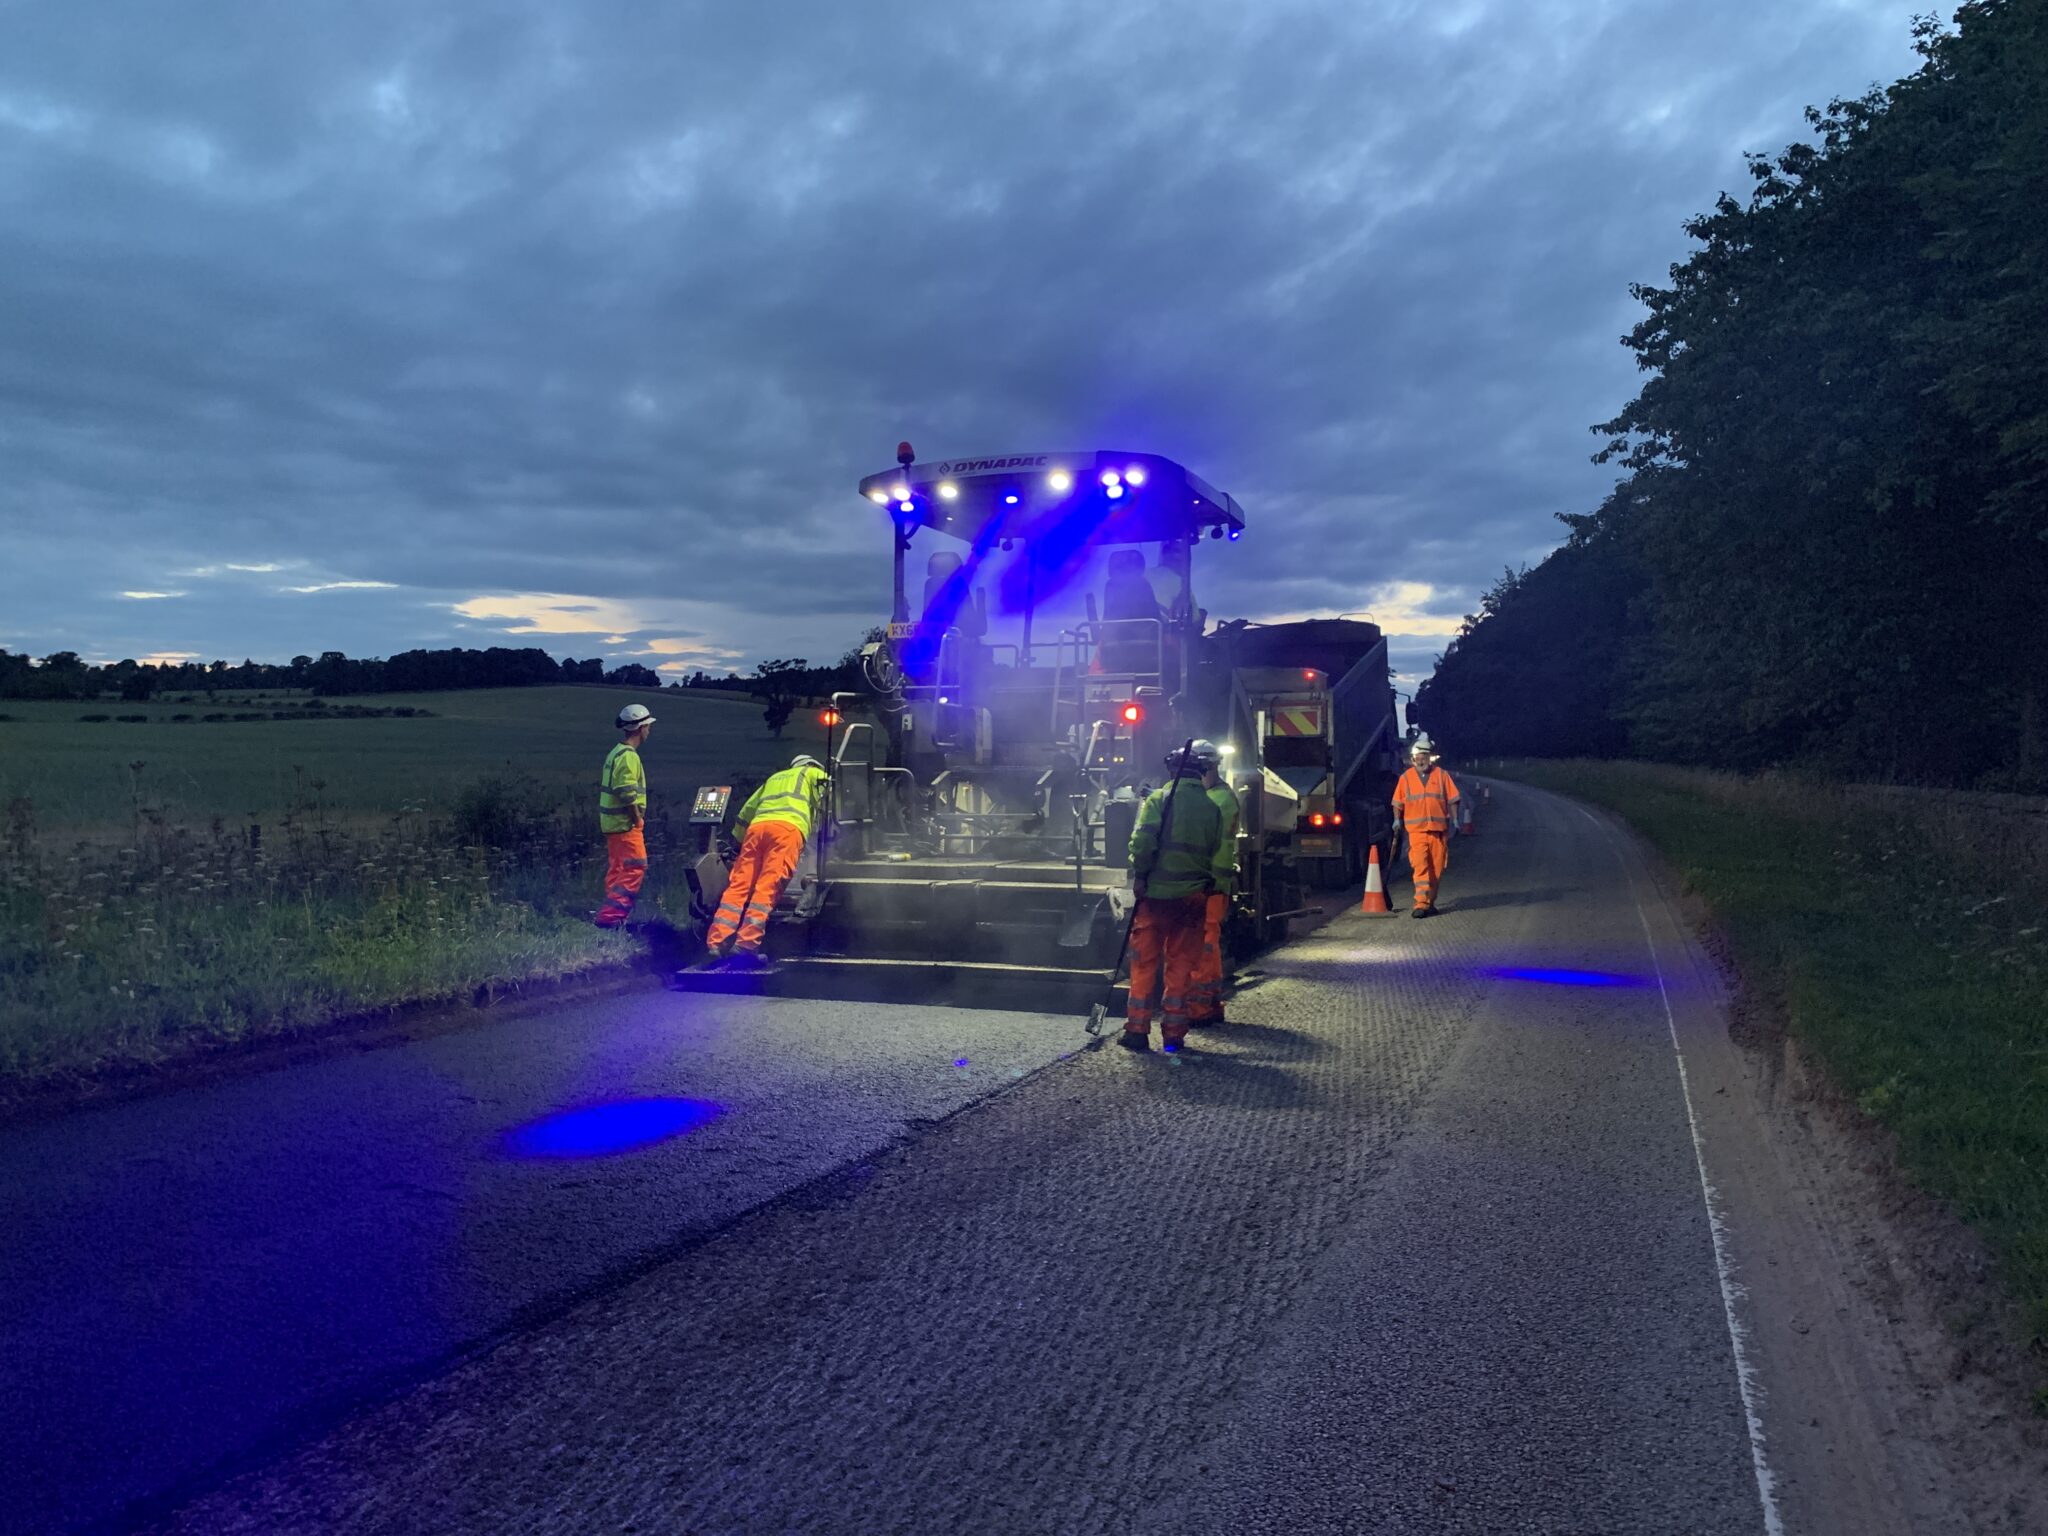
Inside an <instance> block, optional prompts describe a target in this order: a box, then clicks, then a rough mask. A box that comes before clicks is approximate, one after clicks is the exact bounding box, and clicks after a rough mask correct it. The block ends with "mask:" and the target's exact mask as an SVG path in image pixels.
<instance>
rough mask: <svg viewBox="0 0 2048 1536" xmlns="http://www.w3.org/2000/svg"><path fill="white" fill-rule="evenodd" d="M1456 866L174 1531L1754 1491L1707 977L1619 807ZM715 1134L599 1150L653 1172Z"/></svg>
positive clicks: (1501, 790)
mask: <svg viewBox="0 0 2048 1536" xmlns="http://www.w3.org/2000/svg"><path fill="white" fill-rule="evenodd" d="M1445 891H1446V900H1445V905H1446V910H1445V912H1444V914H1443V915H1442V916H1440V917H1438V918H1437V919H1435V920H1433V921H1430V922H1412V921H1410V920H1408V919H1407V918H1406V917H1405V916H1403V917H1400V918H1396V919H1392V920H1379V921H1374V920H1370V919H1367V918H1364V917H1361V916H1357V915H1349V914H1347V915H1345V916H1343V917H1340V918H1338V919H1336V920H1335V921H1333V922H1331V923H1330V924H1328V925H1327V926H1325V927H1324V928H1322V929H1321V930H1319V931H1318V932H1317V933H1315V934H1314V935H1312V936H1310V937H1307V938H1305V939H1303V940H1302V941H1300V942H1297V943H1295V944H1293V945H1290V946H1288V947H1287V948H1285V949H1283V950H1280V951H1277V952H1275V953H1274V954H1273V955H1272V956H1270V957H1268V958H1267V959H1266V961H1265V962H1264V963H1263V965H1262V966H1261V967H1260V974H1257V975H1255V976H1252V977H1249V978H1248V984H1247V985H1245V986H1244V987H1243V988H1242V990H1241V991H1240V993H1239V995H1238V996H1237V998H1236V999H1235V1000H1234V1001H1233V1003H1232V1005H1231V1012H1232V1014H1233V1017H1234V1019H1235V1021H1236V1022H1234V1023H1233V1024H1231V1025H1229V1026H1227V1027H1225V1028H1223V1029H1219V1030H1214V1031H1207V1032H1204V1033H1202V1034H1199V1035H1198V1036H1197V1037H1196V1043H1195V1045H1194V1046H1193V1047H1192V1048H1191V1049H1190V1050H1189V1051H1188V1052H1186V1053H1184V1054H1183V1055H1181V1056H1180V1057H1177V1058H1169V1057H1165V1056H1162V1055H1159V1054H1157V1053H1155V1054H1152V1055H1150V1056H1144V1057H1133V1056H1131V1055H1129V1054H1127V1053H1125V1052H1122V1051H1118V1050H1115V1049H1113V1048H1112V1049H1103V1050H1090V1051H1084V1052H1082V1053H1080V1054H1078V1055H1075V1056H1073V1057H1072V1058H1071V1059H1068V1060H1063V1061H1057V1062H1056V1063H1055V1064H1053V1065H1051V1066H1050V1067H1049V1068H1047V1069H1046V1070H1041V1071H1036V1072H1030V1073H1029V1074H1028V1075H1025V1076H1023V1077H1022V1078H1021V1079H1020V1080H1018V1081H1017V1082H1016V1086H1014V1087H1012V1088H1010V1089H1008V1090H1007V1091H1004V1092H1000V1093H994V1094H989V1095H987V1096H985V1097H982V1098H980V1099H978V1100H976V1101H975V1102H974V1103H973V1106H972V1107H971V1108H969V1109H967V1110H966V1111H965V1112H963V1113H959V1114H956V1115H952V1116H950V1117H948V1118H945V1119H943V1120H941V1121H939V1122H938V1123H935V1124H933V1125H931V1126H929V1127H928V1128H926V1129H924V1130H923V1131H921V1132H920V1133H918V1134H916V1135H913V1136H910V1137H907V1138H899V1139H896V1140H893V1141H890V1142H888V1143H887V1144H885V1145H884V1146H883V1147H882V1148H881V1149H880V1150H878V1151H875V1152H872V1153H867V1154H862V1155H858V1156H855V1157H853V1158H852V1159H851V1160H849V1161H846V1162H845V1163H843V1164H842V1165H841V1166H840V1167H839V1168H838V1170H837V1171H836V1172H835V1173H833V1174H831V1175H829V1176H827V1177H825V1178H822V1179H817V1180H813V1181H810V1182H808V1183H805V1184H803V1185H802V1186H801V1187H800V1188H795V1187H793V1188H792V1191H791V1192H790V1193H787V1194H785V1195H784V1196H783V1197H782V1198H779V1199H776V1200H774V1201H771V1202H769V1203H767V1204H762V1205H757V1206H756V1207H755V1208H753V1209H751V1210H749V1211H747V1212H746V1213H745V1214H743V1215H740V1216H738V1217H737V1218H736V1219H733V1220H731V1221H729V1222H728V1223H727V1224H726V1225H724V1226H723V1227H722V1228H720V1229H718V1230H717V1231H716V1232H715V1233H714V1234H713V1235H711V1236H709V1237H707V1238H705V1239H704V1240H702V1241H696V1242H694V1243H691V1244H689V1245H687V1246H684V1247H682V1248H680V1249H679V1250H678V1251H676V1252H675V1253H674V1254H673V1256H672V1257H671V1258H670V1259H668V1260H667V1261H666V1262H662V1263H659V1264H656V1265H654V1266H652V1267H648V1268H644V1269H642V1270H640V1271H638V1272H636V1273H632V1274H631V1275H629V1276H628V1277H627V1278H625V1279H623V1280H622V1281H620V1282H619V1283H617V1284H615V1285H612V1286H611V1287H609V1288H605V1289H601V1290H598V1291H594V1292H593V1293H592V1294H591V1295H590V1296H589V1298H588V1299H587V1300H585V1301H584V1302H583V1303H581V1304H580V1305H577V1306H575V1307H573V1308H571V1309H569V1310H567V1311H564V1312H562V1313H561V1314H560V1315H558V1316H555V1317H553V1318H552V1319H550V1320H548V1321H545V1322H542V1323H539V1324H537V1325H535V1326H532V1327H527V1328H522V1329H518V1330H516V1331H513V1332H511V1333H509V1334H507V1335H506V1336H505V1337H503V1338H502V1340H500V1341H499V1342H497V1343H496V1344H495V1345H494V1346H493V1347H491V1348H490V1349H488V1350H487V1351H483V1352H480V1353H477V1354H475V1355H473V1356H471V1357H469V1358H466V1359H463V1360H461V1361H459V1362H457V1363H455V1364H453V1365H452V1366H451V1367H450V1368H449V1369H446V1370H445V1371H442V1372H441V1373H439V1374H438V1375H435V1376H434V1377H432V1378H431V1379H428V1380H425V1381H422V1382H421V1383H420V1384H418V1385H417V1386H415V1387H413V1388H411V1389H410V1390H407V1391H404V1392H402V1393H399V1394H397V1395H395V1396H392V1397H390V1398H389V1399H387V1400H385V1401H382V1402H379V1403H377V1404H374V1405H372V1406H369V1407H367V1408H365V1409H364V1410H363V1411H361V1412H359V1413H357V1414H356V1415H355V1416H353V1417H352V1418H351V1419H349V1420H348V1421H347V1422H345V1423H343V1424H340V1425H339V1426H337V1427H335V1428H333V1429H331V1430H329V1431H327V1432H325V1433H322V1434H320V1435H318V1436H316V1437H313V1438H311V1439H309V1440H307V1441H306V1442H305V1443H303V1444H301V1445H299V1446H298V1447H297V1448H296V1449H294V1450H292V1451H291V1452H290V1453H288V1454H284V1455H281V1456H279V1457H277V1458H276V1459H275V1460H273V1461H271V1462H270V1463H268V1464H267V1465H263V1466H260V1467H254V1468H251V1469H249V1470H246V1471H244V1472H242V1473H240V1474H239V1475H236V1476H234V1477H231V1478H229V1479H227V1480H225V1481H223V1482H221V1483H220V1484H219V1485H218V1486H216V1487H213V1488H211V1489H209V1490H207V1491H205V1492H203V1493H201V1494H198V1495H196V1496H195V1497H193V1498H191V1499H189V1500H188V1501H186V1502H185V1503H184V1504H183V1505H182V1507H180V1508H178V1509H177V1510H175V1511H174V1512H173V1513H171V1514H170V1515H168V1516H167V1517H166V1518H165V1519H164V1520H163V1521H162V1523H161V1526H160V1528H161V1529H164V1530H175V1531H180V1532H193V1533H198V1532H206V1533H238V1532H259V1531H260V1532H303V1533H314V1532H341V1531H348V1532H369V1533H390V1536H397V1533H415V1532H417V1533H422V1536H424V1533H430V1532H431V1533H437V1536H440V1533H468V1532H476V1533H483V1532H503V1531H514V1530H516V1531H531V1532H563V1533H568V1532H578V1533H584V1532H621V1533H625V1532H665V1533H666V1532H691V1533H700V1532H701V1533H739V1532H760V1533H770V1532H773V1533H785V1532H790V1533H794V1532H819V1533H839V1532H845V1533H867V1532H875V1533H891V1532H905V1533H909V1532H918V1533H926V1532H933V1531H945V1532H983V1531H986V1532H1001V1533H1032V1532H1048V1533H1051V1532H1059V1533H1067V1532H1073V1533H1092V1532H1102V1533H1110V1532H1115V1533H1123V1532H1130V1531H1157V1532H1165V1531H1216V1532H1223V1531H1233V1532H1235V1531H1261V1530H1273V1531H1282V1530H1284V1531H1288V1532H1290V1533H1310V1532H1354V1531H1355V1532H1424V1531H1427V1532H1444V1531H1474V1532H1477V1531H1517V1532H1519V1531H1551V1532H1574V1533H1578V1532H1617V1533H1619V1532H1628V1533H1637V1532H1691V1533H1701V1536H1705V1533H1715V1536H1718V1533H1723V1532H1755V1531H1766V1530H1768V1529H1770V1528H1771V1524H1770V1522H1771V1521H1772V1520H1773V1519H1774V1513H1773V1511H1772V1510H1771V1508H1770V1507H1769V1506H1768V1504H1767V1498H1768V1495H1767V1493H1766V1492H1765V1489H1766V1488H1767V1486H1768V1474H1767V1473H1763V1475H1762V1476H1761V1477H1760V1472H1763V1463H1762V1461H1761V1459H1760V1455H1761V1450H1760V1441H1759V1438H1758V1436H1757V1434H1756V1433H1755V1432H1754V1427H1753V1426H1752V1423H1751V1421H1750V1419H1749V1417H1748V1415H1747V1412H1746V1405H1745V1401H1744V1393H1743V1385H1742V1380H1741V1377H1740V1373H1739V1369H1738V1354H1737V1349H1738V1346H1737V1343H1736V1340H1735V1330H1734V1329H1733V1328H1732V1327H1731V1321H1732V1312H1731V1308H1732V1306H1733V1305H1734V1303H1733V1301H1732V1300H1731V1297H1732V1292H1731V1290H1730V1287H1729V1283H1728V1277H1727V1275H1726V1274H1725V1272H1724V1270H1723V1268H1722V1256H1721V1254H1720V1252H1719V1251H1718V1249H1717V1240H1716V1232H1715V1229H1714V1225H1713V1222H1712V1220H1711V1219H1710V1214H1709V1207H1708V1205H1707V1203H1706V1201H1705V1199H1704V1198H1703V1180H1702V1173H1701V1168H1700V1165H1699V1163H1698V1161H1697V1154H1696V1151H1695V1143H1694V1138H1693V1132H1692V1118H1691V1115H1690V1113H1689V1107H1688V1101H1687V1097H1686V1093H1685V1091H1684V1088H1683V1086H1682V1083H1681V1078H1680V1073H1679V1069H1678V1058H1677V1056H1676V1054H1675V1052H1674V1049H1673V1047H1674V1044H1675V1043H1677V1037H1678V1035H1679V1033H1680V1029H1679V1025H1678V1024H1677V1023H1675V1022H1674V1019H1676V1018H1682V1017H1685V1016H1687V1015H1686V1011H1685V1010H1681V1011H1680V1013H1678V1014H1676V1015H1674V1013H1672V1012H1671V1011H1670V1010H1669V1009H1668V1007H1667V1003H1668V1002H1669V1000H1670V987H1672V986H1679V987H1682V986H1684V985H1687V983H1686V982H1684V981H1683V980H1682V979H1681V980H1677V981H1672V982H1670V983H1669V984H1668V985H1667V981H1666V978H1665V977H1664V976H1663V974H1662V972H1661V971H1660V970H1659V968H1658V966H1657V963H1656V961H1655V959H1654V955H1653V950H1652V945H1651V943H1650V942H1649V937H1650V935H1649V928H1648V920H1647V919H1646V918H1645V916H1644V915H1643V911H1642V908H1641V905H1640V897H1639V894H1638V892H1637V889H1636V877H1635V875H1634V873H1632V871H1631V870H1630V868H1629V866H1628V860H1627V858H1626V857H1625V856H1624V854H1623V852H1622V851H1621V845H1620V844H1619V843H1618V841H1617V839H1616V838H1615V836H1614V835H1613V833H1612V831H1611V829H1610V828H1606V827H1603V826H1602V825H1601V824H1600V823H1598V822H1597V821H1595V820H1594V819H1593V818H1590V817H1587V816H1586V815H1584V814H1583V813H1581V812H1579V811H1577V809H1576V808H1575V807H1572V806H1570V805H1568V804H1566V803H1565V802H1562V801H1558V800H1555V799H1553V798H1551V797H1548V796H1543V795H1539V794H1536V793H1535V792H1531V791H1522V790H1514V789H1510V788H1508V787H1505V786H1502V787H1498V788H1496V790H1495V793H1494V800H1493V805H1492V807H1491V808H1490V810H1489V811H1488V813H1487V814H1486V816H1485V818H1484V820H1483V821H1482V823H1481V826H1480V833H1479V835H1478V836H1475V837H1472V838H1461V839H1459V840H1458V842H1457V844H1456V845H1455V847H1454V850H1453V854H1452V860H1451V868H1450V872H1449V877H1448V880H1447V882H1446V887H1445ZM777 1006H778V1007H779V1008H780V1009H781V1010H782V1013H783V1014H786V1015H787V1016H788V1017H789V1018H790V1019H792V1020H795V1021H797V1022H796V1023H794V1024H792V1025H790V1026H789V1027H790V1028H793V1029H795V1030H797V1031H799V1032H802V1031H818V1032H824V1031H825V1030H826V1029H827V1025H826V1024H825V1022H824V1021H823V1018H822V1016H821V1015H820V1014H819V1013H818V1012H817V1010H816V1005H809V1004H794V1003H790V1004H782V1005H777ZM889 1012H890V1011H889V1010H887V1009H880V1010H874V1011H872V1012H871V1013H869V1014H867V1015H864V1016H863V1020H862V1022H861V1024H860V1025H858V1026H856V1029H875V1030H887V1029H889V1028H890V1027H891V1026H890V1025H889V1024H888V1023H886V1022H885V1021H886V1018H887V1016H888V1014H889ZM1710 1014H1711V1010H1707V1011H1706V1012H1704V1013H1702V1014H1701V1016H1702V1017H1707V1016H1709V1015H1710ZM778 1017H780V1015H778ZM997 1017H999V1016H976V1017H975V1018H974V1020H973V1023H972V1025H971V1027H972V1028H974V1029H989V1030H1000V1029H1001V1028H1003V1026H1002V1025H1000V1024H999V1023H997V1022H996V1018H997ZM734 1027H735V1028H747V1027H756V1026H749V1025H744V1024H736V1025H735V1026H734ZM775 1027H782V1026H781V1025H779V1024H778V1025H777V1026H775ZM1065 1027H1067V1028H1069V1029H1072V1028H1074V1026H1073V1025H1072V1023H1071V1022H1069V1023H1068V1024H1067V1025H1066V1026H1065ZM1034 1038H1035V1037H1034ZM1073 1043H1075V1042H1074V1039H1073V1038H1069V1040H1068V1041H1067V1043H1066V1044H1065V1045H1064V1046H1063V1047H1062V1049H1071V1047H1072V1044H1073ZM851 1049H852V1048H851V1047H849V1050H851ZM967 1053H968V1047H965V1046H963V1047H961V1054H963V1055H964V1054H967ZM1055 1054H1057V1053H1055ZM764 1070H772V1068H764ZM831 1097H832V1094H831V1092H830V1091H829V1088H827V1089H826V1090H824V1091H822V1092H821V1100H823V1099H829V1098H831ZM742 1121H743V1117H741V1116H738V1115H729V1116H727V1117H726V1118H725V1119H723V1120H721V1121H720V1122H718V1124H719V1125H721V1126H726V1127H730V1128H732V1131H731V1133H732V1134H734V1135H738V1134H740V1127H741V1125H742ZM705 1134H706V1133H704V1132H696V1133H692V1134H691V1135H688V1136H685V1137H682V1138H680V1139H678V1140H677V1141H676V1142H675V1143H673V1144H672V1145H670V1146H668V1147H667V1148H666V1149H665V1151H664V1152H663V1153H662V1154H660V1155H659V1157H658V1159H657V1158H649V1157H648V1156H647V1155H646V1154H644V1153H635V1152H624V1153H621V1154H620V1155H619V1156H618V1157H617V1158H615V1159H611V1160H609V1162H608V1164H607V1166H610V1167H618V1168H630V1169H634V1170H637V1171H638V1172H639V1173H640V1174H642V1175H643V1177H642V1178H641V1179H640V1182H639V1183H638V1184H636V1185H635V1186H633V1188H634V1191H635V1193H634V1194H633V1195H632V1196H630V1197H628V1198H630V1199H636V1200H644V1201H649V1202H658V1201H660V1200H662V1199H663V1198H665V1197H666V1195H665V1192H666V1190H667V1189H668V1187H669V1186H670V1185H671V1184H673V1183H675V1182H676V1181H696V1180H698V1179H699V1178H700V1177H701V1175H700V1173H699V1172H698V1168H699V1163H698V1159H699V1158H700V1157H702V1156H703V1155H704V1153H705V1151H706V1149H708V1147H709V1146H710V1143H709V1142H708V1141H707V1140H706V1139H705Z"/></svg>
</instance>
